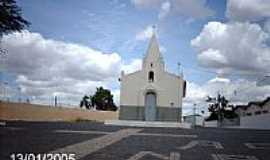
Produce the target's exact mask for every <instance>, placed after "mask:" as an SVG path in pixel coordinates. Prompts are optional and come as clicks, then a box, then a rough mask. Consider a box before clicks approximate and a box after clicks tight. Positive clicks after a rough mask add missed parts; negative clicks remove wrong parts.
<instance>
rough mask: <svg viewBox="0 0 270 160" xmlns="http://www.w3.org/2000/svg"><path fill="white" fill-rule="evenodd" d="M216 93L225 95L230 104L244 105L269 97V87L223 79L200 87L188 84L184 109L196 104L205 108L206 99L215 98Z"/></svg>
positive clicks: (243, 80) (239, 80)
mask: <svg viewBox="0 0 270 160" xmlns="http://www.w3.org/2000/svg"><path fill="white" fill-rule="evenodd" d="M217 93H220V94H222V95H225V97H226V98H227V99H228V100H229V101H230V102H231V103H232V104H246V103H248V102H250V101H257V100H264V99H265V98H266V97H267V96H270V85H268V86H263V87H258V86H256V82H255V81H248V80H245V79H238V80H234V81H231V80H230V79H227V78H224V77H216V78H213V79H211V80H209V81H208V82H207V83H204V84H201V85H199V84H196V83H194V82H188V84H187V96H186V98H184V105H186V106H184V107H185V108H187V107H192V104H194V103H197V104H199V105H200V106H204V107H206V108H207V103H206V102H205V100H206V97H207V96H212V97H215V96H216V95H217Z"/></svg>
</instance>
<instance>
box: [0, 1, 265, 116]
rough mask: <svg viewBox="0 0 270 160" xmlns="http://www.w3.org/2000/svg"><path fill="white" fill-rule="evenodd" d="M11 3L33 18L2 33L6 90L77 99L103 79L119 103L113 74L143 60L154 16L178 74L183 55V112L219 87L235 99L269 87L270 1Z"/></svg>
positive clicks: (255, 96)
mask: <svg viewBox="0 0 270 160" xmlns="http://www.w3.org/2000/svg"><path fill="white" fill-rule="evenodd" d="M17 2H18V5H19V6H20V7H21V8H22V12H23V16H24V17H25V18H26V19H27V20H28V21H30V22H31V26H30V27H29V28H27V29H26V30H24V31H22V32H21V33H13V34H9V35H5V36H4V37H3V38H2V40H1V47H2V48H4V49H6V50H8V55H7V57H6V58H4V59H3V58H2V59H1V70H2V71H4V72H1V80H2V81H1V88H2V89H1V95H2V97H3V96H12V97H13V99H18V97H21V98H22V99H25V98H29V99H31V101H32V102H35V103H44V104H52V103H53V97H54V96H58V97H59V101H60V103H63V104H71V105H78V103H79V100H80V98H81V97H82V96H83V95H84V94H92V93H94V91H95V88H96V87H98V86H104V87H105V88H109V89H111V90H112V92H113V94H114V99H115V101H116V103H117V104H118V103H119V85H120V84H119V82H118V77H119V73H120V72H121V70H125V71H126V72H133V71H135V70H138V69H140V68H141V58H142V57H143V56H144V55H145V52H146V49H147V45H148V43H149V38H150V36H151V34H152V30H153V29H152V27H151V26H152V25H156V26H157V34H158V40H159V43H160V50H161V52H162V54H163V56H164V59H165V63H166V69H167V70H168V71H170V72H172V73H177V72H178V71H177V63H178V62H180V63H181V67H182V69H183V72H184V76H185V79H186V80H187V81H188V87H187V97H186V98H185V99H184V104H183V105H184V106H183V108H184V113H185V114H187V113H189V112H190V111H191V110H190V109H191V107H192V104H194V103H197V104H198V106H200V107H201V110H205V109H206V108H205V107H206V105H205V104H204V102H203V100H204V99H205V97H206V96H207V95H211V96H214V95H216V94H217V93H218V92H220V93H222V94H224V95H225V96H226V97H228V99H229V100H230V101H231V102H232V103H246V102H248V101H253V100H263V99H264V98H265V97H266V96H270V86H269V85H268V86H257V82H258V81H259V82H264V81H265V80H264V76H266V75H269V74H270V73H269V72H270V69H269V68H270V1H269V0H188V1H187V0H91V1H90V0H89V1H79V2H77V1H76V2H75V1H73V0H58V1H55V0H46V1H41V0H40V1H39V0H18V1H17ZM3 82H8V84H7V83H5V84H3ZM3 87H4V88H5V89H3ZM14 97H15V98H14ZM203 106H204V107H203Z"/></svg>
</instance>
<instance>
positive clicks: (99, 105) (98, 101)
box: [91, 87, 117, 111]
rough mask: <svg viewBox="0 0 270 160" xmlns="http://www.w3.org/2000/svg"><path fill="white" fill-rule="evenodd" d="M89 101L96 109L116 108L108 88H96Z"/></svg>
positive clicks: (112, 109)
mask: <svg viewBox="0 0 270 160" xmlns="http://www.w3.org/2000/svg"><path fill="white" fill-rule="evenodd" d="M91 102H92V105H93V106H95V107H96V109H97V110H106V111H116V110H117V107H116V105H115V104H114V102H113V95H112V94H111V91H110V90H108V89H104V88H103V87H99V88H97V90H96V93H95V94H94V95H93V96H91Z"/></svg>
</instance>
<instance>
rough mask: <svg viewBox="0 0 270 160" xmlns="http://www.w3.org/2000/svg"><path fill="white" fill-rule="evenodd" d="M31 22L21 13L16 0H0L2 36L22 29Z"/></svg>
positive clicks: (0, 33) (0, 35) (0, 32)
mask: <svg viewBox="0 0 270 160" xmlns="http://www.w3.org/2000/svg"><path fill="white" fill-rule="evenodd" d="M29 25H30V23H29V22H28V21H26V20H25V19H24V18H23V17H22V15H21V8H19V7H18V6H17V4H16V1H15V0H0V38H1V37H2V36H3V34H8V33H10V32H13V31H21V30H23V29H24V28H25V27H28V26H29Z"/></svg>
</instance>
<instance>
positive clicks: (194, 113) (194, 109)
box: [193, 103, 197, 128]
mask: <svg viewBox="0 0 270 160" xmlns="http://www.w3.org/2000/svg"><path fill="white" fill-rule="evenodd" d="M196 105H197V104H196V103H194V104H193V127H194V128H195V126H196Z"/></svg>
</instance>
